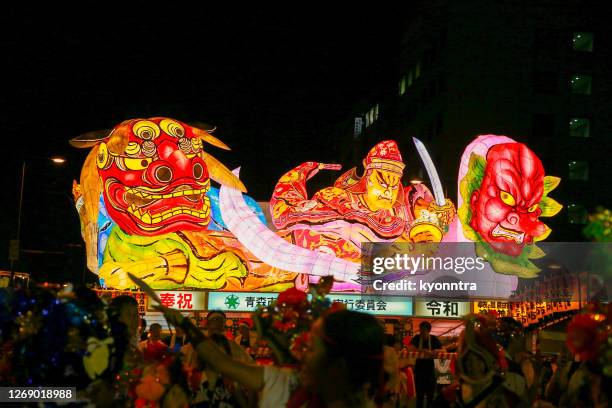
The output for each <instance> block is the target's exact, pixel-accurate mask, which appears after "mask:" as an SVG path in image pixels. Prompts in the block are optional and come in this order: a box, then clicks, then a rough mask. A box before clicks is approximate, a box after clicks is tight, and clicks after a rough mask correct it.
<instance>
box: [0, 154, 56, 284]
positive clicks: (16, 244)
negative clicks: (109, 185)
mask: <svg viewBox="0 0 612 408" xmlns="http://www.w3.org/2000/svg"><path fill="white" fill-rule="evenodd" d="M32 159H34V160H51V162H53V164H55V165H57V166H61V165H62V164H64V163H65V162H66V159H65V158H63V157H61V156H53V157H50V158H42V157H28V158H25V159H23V161H22V162H21V180H20V186H19V210H18V211H17V239H14V240H12V241H11V245H10V250H9V260H10V264H11V286H12V287H15V268H14V266H15V261H16V260H18V259H19V252H20V241H19V240H20V238H21V213H22V211H23V186H24V183H25V173H26V162H27V161H28V160H32Z"/></svg>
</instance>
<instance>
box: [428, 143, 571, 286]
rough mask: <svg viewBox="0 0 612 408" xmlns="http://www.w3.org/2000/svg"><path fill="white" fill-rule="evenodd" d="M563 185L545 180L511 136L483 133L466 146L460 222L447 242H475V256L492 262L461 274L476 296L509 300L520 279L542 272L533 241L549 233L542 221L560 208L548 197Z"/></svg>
mask: <svg viewBox="0 0 612 408" xmlns="http://www.w3.org/2000/svg"><path fill="white" fill-rule="evenodd" d="M559 182H560V179H559V178H558V177H553V176H545V173H544V167H543V166H542V162H541V161H540V159H539V158H538V157H537V156H536V155H535V153H534V152H533V151H531V150H530V149H529V148H528V147H527V146H526V145H524V144H522V143H518V142H515V141H514V140H512V139H511V138H509V137H506V136H497V135H482V136H478V137H477V138H476V139H475V140H474V141H472V142H471V143H470V144H469V145H468V146H467V147H466V149H465V150H464V152H463V155H462V156H461V163H460V167H459V175H458V178H457V183H458V186H457V188H458V192H459V193H458V197H457V206H458V210H457V220H456V221H455V222H454V223H453V224H451V226H450V231H449V233H448V234H447V235H446V236H445V237H444V241H445V242H473V243H475V244H476V245H475V255H474V256H476V255H477V256H480V257H482V258H484V259H485V260H486V261H487V262H488V263H489V264H488V265H487V267H486V268H485V269H484V270H482V271H479V270H477V271H470V272H466V273H465V274H464V275H463V276H461V279H462V280H464V281H471V282H476V283H478V295H480V296H495V297H507V296H510V295H511V294H512V291H514V290H515V289H516V287H517V283H518V277H522V278H534V277H536V276H537V273H538V272H539V268H537V267H536V265H534V264H533V263H532V262H531V261H530V260H531V259H535V258H539V257H542V256H544V255H545V254H544V252H543V251H542V250H541V249H540V248H538V247H537V246H536V245H535V243H536V242H538V241H542V240H544V239H546V237H548V235H549V234H550V228H548V227H547V226H546V225H545V224H544V223H543V222H542V221H540V217H552V216H554V215H555V214H557V213H558V212H559V211H560V210H561V208H562V206H561V205H560V204H559V203H557V202H556V201H555V200H553V199H552V198H550V197H549V196H548V194H549V193H550V192H551V191H552V190H553V189H554V188H555V187H557V186H558V185H559ZM442 275H443V274H429V275H427V276H426V278H427V279H429V280H436V279H439V278H441V277H443V276H442ZM455 278H457V276H455Z"/></svg>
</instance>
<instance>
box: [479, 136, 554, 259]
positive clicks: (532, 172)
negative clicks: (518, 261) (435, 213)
mask: <svg viewBox="0 0 612 408" xmlns="http://www.w3.org/2000/svg"><path fill="white" fill-rule="evenodd" d="M486 159H487V166H486V169H485V174H484V178H483V180H482V184H481V186H480V188H479V189H477V190H474V192H473V193H472V196H471V200H470V206H471V210H472V219H471V226H472V228H474V230H476V232H477V233H478V234H480V236H481V237H482V238H483V239H484V240H485V241H486V242H488V243H489V244H490V245H491V246H492V247H493V248H494V249H495V250H496V251H498V252H502V253H505V254H507V255H511V256H518V255H519V254H520V253H521V251H522V249H523V246H524V245H525V244H530V243H533V239H534V237H538V236H540V235H542V234H543V233H544V232H546V226H545V225H544V224H543V223H542V222H540V220H539V219H538V217H539V216H540V214H541V210H540V208H539V207H538V203H539V202H540V200H541V199H542V194H543V190H544V167H543V166H542V163H541V161H540V159H538V157H537V156H536V155H535V154H534V153H533V152H532V151H531V150H529V149H528V148H527V146H525V145H524V144H522V143H503V144H498V145H495V146H493V147H491V149H489V151H488V153H487V158H486Z"/></svg>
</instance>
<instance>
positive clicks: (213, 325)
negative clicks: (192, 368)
mask: <svg viewBox="0 0 612 408" xmlns="http://www.w3.org/2000/svg"><path fill="white" fill-rule="evenodd" d="M225 322H226V316H225V313H223V312H222V311H220V310H213V311H210V312H209V313H208V315H207V316H206V327H207V334H208V337H209V338H210V339H211V340H212V342H214V343H215V344H216V345H217V347H218V349H220V350H221V352H222V353H223V354H224V355H226V356H228V357H229V358H231V359H233V360H235V361H239V362H242V363H245V364H253V359H252V358H251V356H249V354H248V353H247V352H246V351H245V350H244V349H243V348H242V347H240V346H239V345H238V344H236V343H235V342H233V341H229V340H228V339H227V337H226V336H225ZM195 351H196V352H197V349H196V350H195ZM219 373H220V374H221V375H219ZM227 377H229V376H227ZM230 378H231V377H229V378H226V376H225V375H223V373H222V372H220V371H218V370H211V369H209V368H208V367H207V368H206V369H205V370H204V376H203V380H204V381H203V383H202V395H201V396H200V399H201V400H202V401H201V403H202V404H203V406H210V407H216V406H220V407H222V406H240V407H247V406H250V405H251V403H250V402H249V401H250V400H254V394H253V393H250V392H249V391H248V390H246V389H243V388H242V387H241V386H240V385H239V384H236V383H234V382H233V381H231V379H230Z"/></svg>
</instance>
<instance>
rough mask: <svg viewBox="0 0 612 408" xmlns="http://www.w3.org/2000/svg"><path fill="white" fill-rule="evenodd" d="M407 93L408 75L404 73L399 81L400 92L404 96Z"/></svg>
mask: <svg viewBox="0 0 612 408" xmlns="http://www.w3.org/2000/svg"><path fill="white" fill-rule="evenodd" d="M405 93H406V75H404V76H403V77H402V79H400V82H399V94H400V96H402V95H403V94H405Z"/></svg>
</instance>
